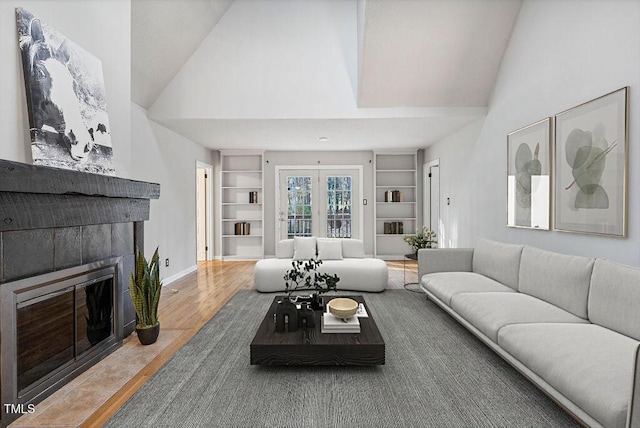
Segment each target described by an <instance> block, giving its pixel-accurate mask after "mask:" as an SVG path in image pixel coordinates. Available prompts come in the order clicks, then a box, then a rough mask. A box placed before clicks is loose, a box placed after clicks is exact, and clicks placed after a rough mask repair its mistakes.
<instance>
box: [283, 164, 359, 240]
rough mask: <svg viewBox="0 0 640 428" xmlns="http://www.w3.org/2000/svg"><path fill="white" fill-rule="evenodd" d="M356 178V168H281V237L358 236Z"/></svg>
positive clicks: (357, 190) (357, 181) (357, 176)
mask: <svg viewBox="0 0 640 428" xmlns="http://www.w3.org/2000/svg"><path fill="white" fill-rule="evenodd" d="M359 180H360V174H359V171H358V170H357V169H344V170H343V169H282V170H280V177H279V185H280V200H279V208H278V225H279V229H280V232H279V236H280V239H287V238H292V237H294V236H318V237H328V238H360V223H359V222H360V209H361V208H360V204H359V201H360V195H359V192H360V183H359Z"/></svg>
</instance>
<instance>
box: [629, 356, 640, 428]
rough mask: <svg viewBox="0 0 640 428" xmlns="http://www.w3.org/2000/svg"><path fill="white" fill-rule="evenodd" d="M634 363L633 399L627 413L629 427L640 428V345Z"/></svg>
mask: <svg viewBox="0 0 640 428" xmlns="http://www.w3.org/2000/svg"><path fill="white" fill-rule="evenodd" d="M633 364H634V371H633V378H632V384H631V400H630V402H629V411H628V413H627V427H628V428H640V346H639V347H638V348H636V355H635V359H634V361H633Z"/></svg>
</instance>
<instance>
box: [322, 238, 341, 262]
mask: <svg viewBox="0 0 640 428" xmlns="http://www.w3.org/2000/svg"><path fill="white" fill-rule="evenodd" d="M318 258H319V259H320V260H342V242H340V241H338V240H335V239H322V238H318Z"/></svg>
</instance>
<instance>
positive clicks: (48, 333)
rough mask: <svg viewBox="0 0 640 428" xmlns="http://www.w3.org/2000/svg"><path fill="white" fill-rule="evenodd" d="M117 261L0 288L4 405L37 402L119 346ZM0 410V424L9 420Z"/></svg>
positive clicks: (68, 270)
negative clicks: (0, 418) (0, 413)
mask: <svg viewBox="0 0 640 428" xmlns="http://www.w3.org/2000/svg"><path fill="white" fill-rule="evenodd" d="M121 261H122V260H121V258H111V259H108V260H103V261H100V262H96V263H90V264H87V265H82V266H78V267H73V268H69V269H64V270H61V271H57V272H52V273H47V274H44V275H38V276H34V277H30V278H26V279H22V280H18V281H13V282H10V283H6V284H4V285H3V287H2V289H1V291H0V302H1V314H0V323H1V324H0V325H1V334H2V362H1V372H2V402H3V403H12V404H23V405H27V404H29V403H32V402H37V401H40V400H39V399H40V397H42V396H46V395H48V394H49V393H50V389H51V388H54V390H55V389H57V387H58V386H57V385H58V384H59V383H61V382H62V383H66V381H67V380H69V379H71V378H73V377H75V376H76V375H77V374H79V373H80V372H82V371H83V370H84V369H86V368H87V367H88V366H90V365H93V364H94V363H95V362H96V360H99V359H100V358H101V357H103V356H104V355H105V354H108V353H110V352H112V351H113V350H115V349H116V348H117V347H118V346H120V345H121V343H122V338H123V331H122V322H121V318H122V302H121V300H122V281H123V278H122V265H121ZM18 408H20V407H18ZM2 411H3V413H5V414H3V418H2V419H3V421H5V420H7V419H10V418H11V416H12V415H11V414H7V413H11V412H6V409H4V406H3V409H2Z"/></svg>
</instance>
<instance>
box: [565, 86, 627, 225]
mask: <svg viewBox="0 0 640 428" xmlns="http://www.w3.org/2000/svg"><path fill="white" fill-rule="evenodd" d="M628 92H629V89H628V88H626V87H625V88H622V89H619V90H617V91H615V92H612V93H610V94H607V95H604V96H602V97H600V98H597V99H595V100H593V101H589V102H587V103H585V104H582V105H579V106H577V107H574V108H572V109H570V110H567V111H565V112H562V113H559V114H557V115H556V117H555V130H556V131H555V134H556V136H555V168H556V170H555V174H556V176H555V177H556V179H555V228H556V229H557V230H561V231H567V232H581V233H593V234H600V235H609V236H619V237H623V236H626V229H627V228H626V226H627V224H626V223H627V218H626V217H627V216H626V212H627V206H626V204H627V202H626V192H627V163H628V149H627V145H628V143H627V122H628V121H627V103H628Z"/></svg>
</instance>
